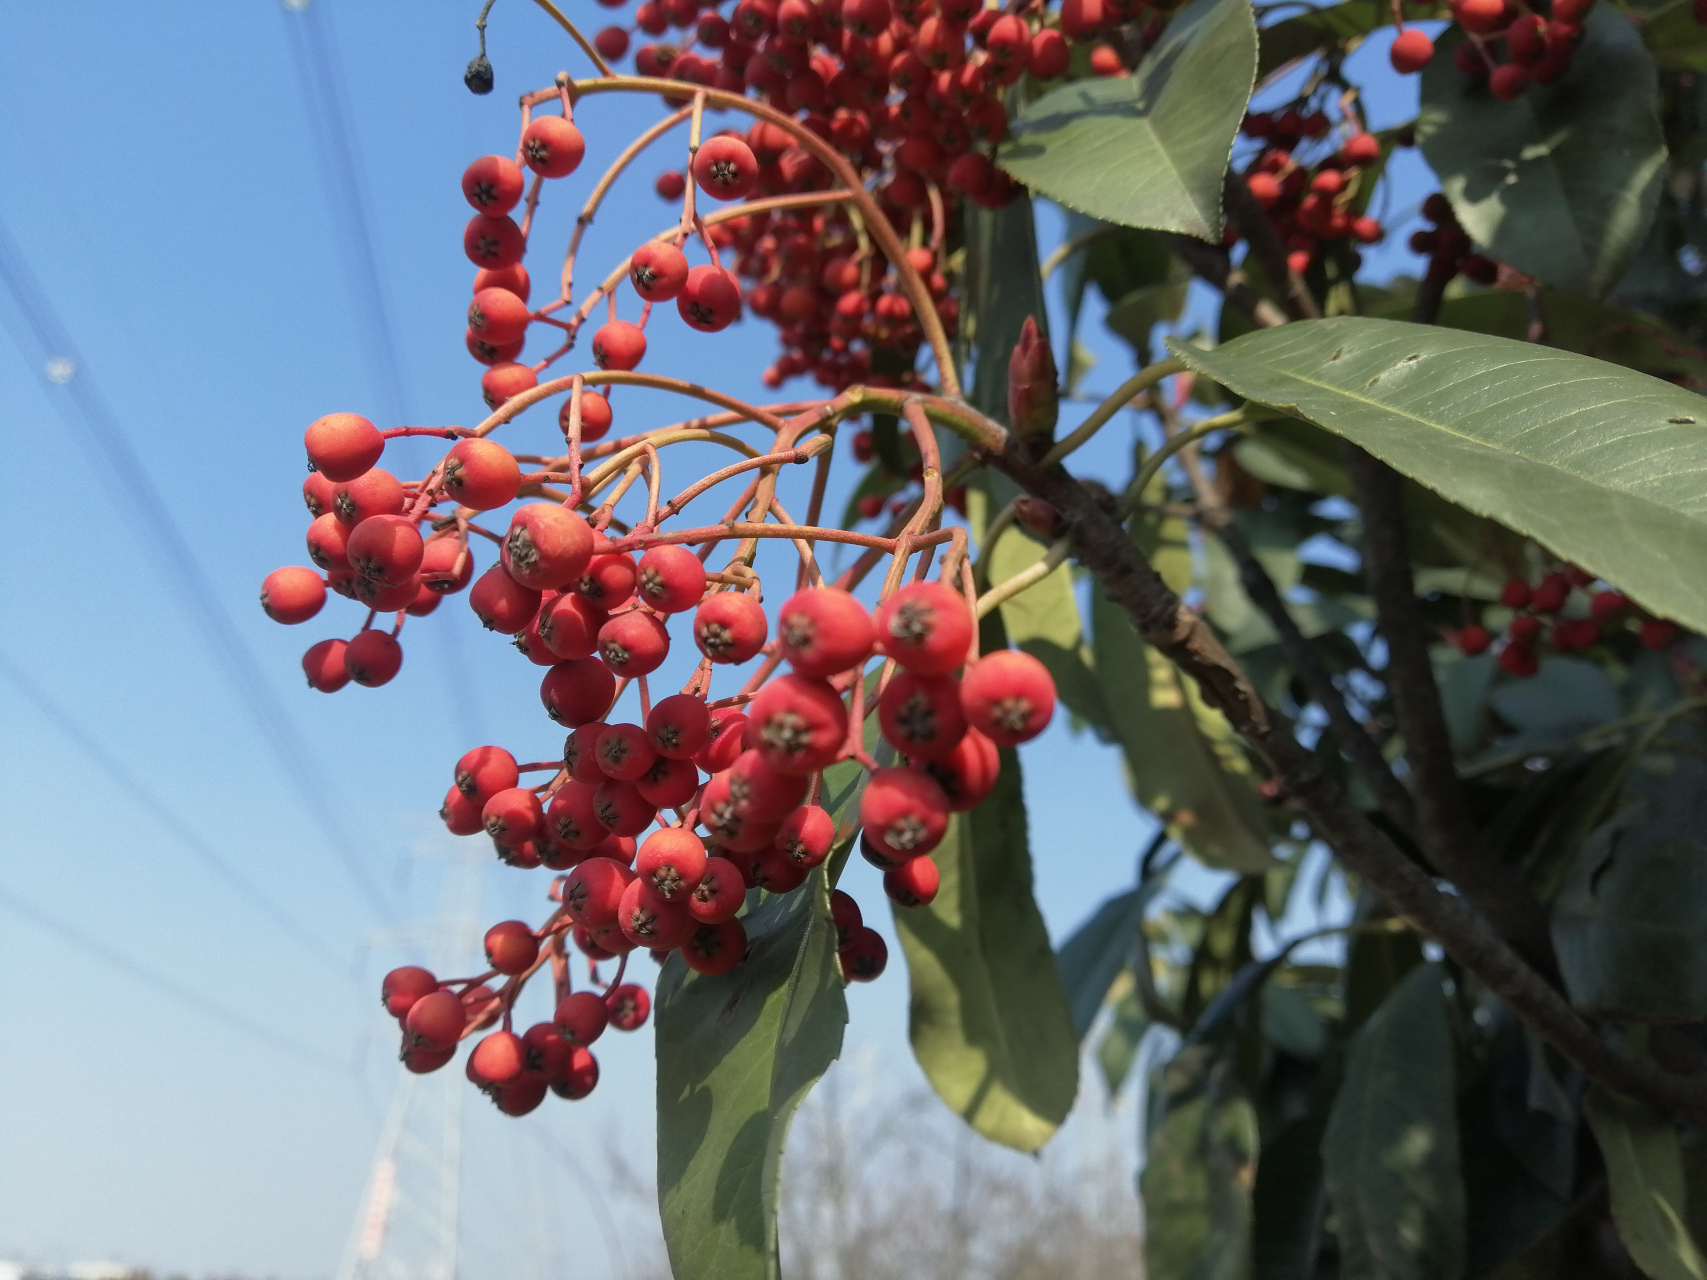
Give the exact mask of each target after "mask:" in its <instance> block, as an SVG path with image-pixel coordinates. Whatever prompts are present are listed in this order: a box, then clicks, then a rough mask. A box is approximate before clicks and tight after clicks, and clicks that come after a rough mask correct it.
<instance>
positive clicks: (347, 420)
mask: <svg viewBox="0 0 1707 1280" xmlns="http://www.w3.org/2000/svg"><path fill="white" fill-rule="evenodd" d="M302 443H303V445H304V446H305V447H306V448H307V450H308V461H309V463H310V464H311V465H312V466H313V467H314V469H315V470H316V471H318V472H320V474H321V475H323V476H325V477H326V478H327V479H328V480H330V481H332V482H333V483H334V484H336V483H339V482H341V481H344V480H354V479H355V478H356V477H357V476H359V475H361V474H362V472H364V471H367V470H370V469H371V468H372V467H373V464H374V463H376V462H378V461H379V455H380V454H382V453H383V452H385V437H384V436H382V435H380V433H379V428H378V427H376V426H374V425H373V423H371V422H369V421H368V420H367V419H366V418H364V417H362V416H361V415H360V414H357V413H329V414H327V415H326V416H325V417H324V418H316V419H315V420H314V421H313V422H312V423H310V424H309V427H308V430H307V431H305V432H303V433H302Z"/></svg>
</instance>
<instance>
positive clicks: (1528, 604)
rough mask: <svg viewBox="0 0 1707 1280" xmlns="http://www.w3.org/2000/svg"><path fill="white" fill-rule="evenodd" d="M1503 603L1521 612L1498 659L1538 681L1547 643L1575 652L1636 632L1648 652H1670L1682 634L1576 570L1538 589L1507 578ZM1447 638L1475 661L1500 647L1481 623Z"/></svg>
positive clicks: (1550, 576) (1554, 575) (1558, 573)
mask: <svg viewBox="0 0 1707 1280" xmlns="http://www.w3.org/2000/svg"><path fill="white" fill-rule="evenodd" d="M1579 602H1580V604H1581V605H1582V607H1581V608H1578V607H1577V605H1578V604H1579ZM1499 603H1500V606H1501V607H1502V608H1504V609H1509V610H1513V611H1515V612H1514V613H1513V615H1512V617H1511V620H1510V621H1509V622H1508V623H1507V624H1506V626H1505V628H1504V632H1503V634H1502V635H1501V636H1500V637H1499V641H1500V649H1499V657H1498V659H1497V661H1498V663H1499V668H1500V670H1501V671H1504V672H1505V673H1506V674H1508V675H1513V676H1532V675H1534V674H1535V673H1536V672H1538V671H1539V670H1540V669H1541V655H1540V654H1539V653H1538V652H1537V650H1538V649H1539V648H1540V647H1541V645H1542V643H1543V642H1545V643H1547V644H1549V645H1550V646H1551V647H1552V648H1553V650H1554V651H1555V652H1556V653H1572V652H1578V651H1582V650H1589V649H1594V648H1595V647H1596V646H1598V645H1601V644H1603V643H1607V642H1610V641H1612V640H1614V639H1616V638H1617V637H1619V636H1621V635H1623V634H1625V633H1627V632H1629V631H1632V630H1633V631H1634V632H1635V634H1636V637H1637V639H1638V640H1639V641H1640V642H1641V644H1642V645H1643V647H1645V648H1648V649H1652V650H1654V651H1655V652H1664V651H1665V650H1667V649H1670V648H1671V647H1672V646H1673V645H1674V644H1675V643H1676V642H1677V640H1678V637H1679V635H1680V634H1681V633H1680V631H1679V629H1678V627H1677V624H1676V623H1673V622H1668V621H1666V620H1665V619H1664V618H1654V617H1649V616H1647V615H1645V614H1644V613H1643V611H1642V610H1641V609H1640V608H1639V607H1638V606H1636V605H1635V604H1634V603H1632V602H1631V600H1630V599H1629V597H1627V596H1625V595H1624V594H1623V593H1621V592H1619V591H1615V590H1613V589H1611V588H1610V587H1607V586H1604V585H1602V584H1598V583H1597V582H1596V580H1595V577H1594V575H1593V574H1591V573H1589V572H1588V571H1587V570H1584V569H1580V568H1578V567H1577V566H1576V565H1565V566H1563V567H1562V568H1560V569H1557V570H1554V571H1552V572H1550V573H1547V574H1544V575H1543V576H1542V578H1541V581H1540V582H1538V583H1536V584H1534V585H1531V584H1530V583H1529V581H1528V580H1527V579H1525V578H1518V577H1514V578H1510V579H1507V581H1506V583H1505V585H1504V586H1503V587H1501V588H1500V597H1499ZM1447 639H1448V640H1450V641H1451V642H1452V644H1453V645H1454V646H1456V647H1457V648H1458V649H1459V651H1460V652H1462V653H1464V654H1465V655H1466V656H1470V657H1474V656H1475V655H1477V654H1480V653H1486V652H1487V651H1488V650H1489V649H1490V648H1492V647H1493V645H1494V643H1495V636H1494V634H1493V632H1491V631H1489V630H1488V628H1487V627H1484V626H1482V625H1481V624H1480V623H1469V624H1467V625H1465V626H1463V627H1460V628H1458V629H1457V630H1455V631H1451V632H1449V633H1448V634H1447Z"/></svg>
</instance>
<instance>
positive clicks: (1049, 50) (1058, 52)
mask: <svg viewBox="0 0 1707 1280" xmlns="http://www.w3.org/2000/svg"><path fill="white" fill-rule="evenodd" d="M1070 57H1071V54H1070V53H1069V51H1068V49H1067V42H1066V40H1064V39H1063V38H1062V36H1061V33H1060V32H1059V31H1056V30H1054V29H1053V28H1051V27H1045V28H1044V29H1043V30H1041V31H1039V32H1037V33H1036V34H1035V35H1033V36H1032V37H1031V58H1030V70H1031V74H1032V75H1034V76H1036V77H1037V78H1038V79H1039V80H1053V79H1055V77H1056V76H1061V75H1065V74H1066V73H1067V64H1068V61H1069V59H1070Z"/></svg>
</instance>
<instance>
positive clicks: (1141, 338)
mask: <svg viewBox="0 0 1707 1280" xmlns="http://www.w3.org/2000/svg"><path fill="white" fill-rule="evenodd" d="M1189 287H1190V286H1189V285H1188V284H1187V283H1186V282H1185V281H1183V280H1182V281H1179V282H1178V283H1175V284H1158V285H1150V286H1148V287H1147V288H1143V289H1134V290H1133V291H1132V292H1131V293H1129V294H1127V295H1126V296H1125V297H1123V298H1121V299H1120V301H1119V302H1116V303H1115V304H1114V305H1113V306H1111V307H1110V308H1109V309H1108V315H1107V317H1106V318H1105V319H1104V321H1103V323H1105V324H1106V325H1108V327H1109V328H1110V329H1112V330H1113V331H1114V332H1115V333H1117V334H1119V335H1120V336H1121V337H1122V338H1124V339H1126V342H1127V344H1128V345H1129V346H1131V348H1132V350H1133V352H1134V354H1135V355H1136V356H1137V359H1138V363H1139V364H1141V365H1143V364H1149V363H1150V335H1151V332H1152V330H1154V329H1155V327H1156V326H1157V325H1158V324H1160V323H1161V322H1162V321H1164V320H1178V319H1179V318H1180V315H1181V313H1182V312H1184V310H1185V299H1186V293H1187V291H1188V289H1189Z"/></svg>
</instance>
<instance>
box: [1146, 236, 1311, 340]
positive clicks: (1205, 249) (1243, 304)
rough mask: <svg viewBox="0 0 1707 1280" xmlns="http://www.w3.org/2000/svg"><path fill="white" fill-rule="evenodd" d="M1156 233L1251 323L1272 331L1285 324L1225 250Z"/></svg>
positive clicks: (1281, 312)
mask: <svg viewBox="0 0 1707 1280" xmlns="http://www.w3.org/2000/svg"><path fill="white" fill-rule="evenodd" d="M1157 234H1158V235H1159V236H1161V238H1162V240H1163V242H1164V243H1165V244H1166V245H1167V246H1168V248H1170V249H1172V250H1173V251H1174V252H1175V253H1177V254H1178V255H1179V256H1180V260H1181V261H1183V262H1184V263H1185V265H1186V266H1188V267H1190V268H1191V270H1192V274H1194V275H1196V276H1197V277H1198V278H1199V279H1201V280H1203V281H1204V282H1205V283H1207V284H1212V285H1214V286H1215V287H1216V288H1217V289H1219V290H1220V291H1221V292H1222V293H1223V294H1225V295H1226V298H1227V301H1228V302H1230V303H1232V304H1233V305H1234V306H1235V307H1236V308H1238V310H1239V312H1240V313H1241V314H1243V315H1244V316H1246V317H1247V318H1249V320H1250V322H1251V323H1252V324H1254V325H1257V326H1258V327H1259V328H1263V329H1272V328H1274V326H1275V325H1278V324H1285V323H1286V313H1285V312H1284V311H1282V310H1281V309H1280V308H1279V307H1277V306H1275V305H1274V303H1272V302H1270V301H1269V300H1268V299H1267V298H1265V297H1263V296H1262V295H1261V294H1259V293H1258V292H1257V291H1256V290H1255V289H1253V288H1251V285H1250V282H1249V281H1248V280H1246V279H1245V274H1244V272H1242V271H1239V270H1237V269H1236V268H1235V267H1234V266H1233V264H1232V262H1231V261H1230V260H1229V259H1228V257H1227V253H1226V250H1224V249H1219V248H1217V247H1216V246H1215V245H1212V244H1205V243H1204V242H1203V241H1201V240H1194V239H1192V238H1191V237H1190V236H1182V235H1179V234H1177V233H1174V232H1168V231H1164V232H1158V233H1157Z"/></svg>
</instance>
